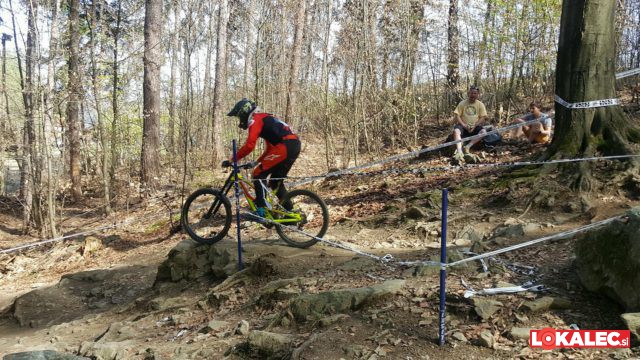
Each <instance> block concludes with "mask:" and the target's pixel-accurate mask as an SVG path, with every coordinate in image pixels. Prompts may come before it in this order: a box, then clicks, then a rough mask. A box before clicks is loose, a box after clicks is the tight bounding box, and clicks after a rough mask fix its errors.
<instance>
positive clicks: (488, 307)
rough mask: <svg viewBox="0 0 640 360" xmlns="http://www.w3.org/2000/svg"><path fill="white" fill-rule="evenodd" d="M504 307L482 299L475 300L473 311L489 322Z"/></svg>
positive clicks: (498, 303) (496, 302)
mask: <svg viewBox="0 0 640 360" xmlns="http://www.w3.org/2000/svg"><path fill="white" fill-rule="evenodd" d="M502 306H503V305H502V303H501V302H499V301H496V300H491V299H485V298H481V297H476V298H473V309H474V310H475V311H476V314H478V316H480V317H481V318H482V320H485V321H486V320H489V318H490V317H491V316H493V314H495V313H496V312H497V311H498V310H500V308H501V307H502Z"/></svg>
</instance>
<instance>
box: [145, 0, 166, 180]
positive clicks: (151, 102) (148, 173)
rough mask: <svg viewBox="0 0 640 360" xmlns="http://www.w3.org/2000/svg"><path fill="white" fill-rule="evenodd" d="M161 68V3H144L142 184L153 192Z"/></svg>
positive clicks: (149, 0) (157, 162)
mask: <svg viewBox="0 0 640 360" xmlns="http://www.w3.org/2000/svg"><path fill="white" fill-rule="evenodd" d="M161 65H162V1H160V0H146V1H145V18H144V83H143V87H142V91H143V114H142V116H143V121H144V124H143V130H142V179H141V180H142V183H143V185H144V186H145V187H146V188H147V189H149V190H154V189H155V188H156V187H157V185H158V180H159V179H158V178H159V176H160V154H159V150H160V66H161Z"/></svg>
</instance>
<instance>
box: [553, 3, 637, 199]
mask: <svg viewBox="0 0 640 360" xmlns="http://www.w3.org/2000/svg"><path fill="white" fill-rule="evenodd" d="M614 14H615V2H614V1H609V0H565V1H564V3H563V8H562V18H561V25H560V26H561V28H560V41H559V44H558V60H557V69H556V94H557V95H558V96H559V97H561V98H562V99H564V100H566V101H567V102H569V103H577V102H583V101H593V100H604V99H612V98H616V91H615V86H614V83H615V63H616V61H615V56H616V51H615V32H614ZM638 140H640V132H639V131H638V130H637V129H636V128H634V127H632V126H631V125H630V123H629V121H628V119H627V118H626V116H625V114H624V113H623V111H622V108H621V107H620V106H618V105H615V106H606V107H597V108H588V109H567V108H566V107H564V106H562V105H560V104H558V103H556V128H555V134H554V138H553V142H552V144H551V146H550V147H549V149H548V151H547V156H548V157H553V158H569V157H580V156H592V155H594V154H596V153H602V154H604V155H619V154H629V153H631V152H632V151H631V149H630V147H629V142H637V141H638ZM579 170H580V171H578V172H577V178H576V181H577V182H576V183H575V185H577V186H578V187H579V188H580V189H582V190H588V189H589V188H590V168H589V165H588V164H586V163H581V165H580V166H579ZM569 172H573V173H574V174H575V173H576V172H575V168H572V169H569Z"/></svg>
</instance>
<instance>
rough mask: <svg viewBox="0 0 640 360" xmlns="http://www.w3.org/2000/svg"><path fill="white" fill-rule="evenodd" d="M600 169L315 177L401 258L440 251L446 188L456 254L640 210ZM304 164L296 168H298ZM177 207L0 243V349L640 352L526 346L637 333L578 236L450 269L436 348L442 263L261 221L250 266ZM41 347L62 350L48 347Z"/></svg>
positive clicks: (360, 229) (8, 215) (248, 353)
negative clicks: (305, 245)
mask: <svg viewBox="0 0 640 360" xmlns="http://www.w3.org/2000/svg"><path fill="white" fill-rule="evenodd" d="M541 150H542V149H541V148H539V147H530V146H527V145H517V144H510V145H504V146H501V147H498V148H496V149H492V150H491V151H487V152H486V154H485V160H484V161H485V162H487V163H491V162H498V161H510V160H515V159H526V158H530V157H532V156H535V154H536V153H538V152H539V151H541ZM307 151H308V150H307ZM401 164H402V168H403V169H404V170H407V169H425V168H427V167H432V166H441V165H446V164H447V160H446V159H444V158H440V157H432V158H427V159H421V160H414V161H409V162H404V163H401ZM397 165H398V164H393V166H397ZM599 166H600V167H599V168H598V173H599V174H600V175H599V177H600V187H599V188H598V189H596V190H595V191H594V192H593V193H591V194H585V195H576V194H575V193H573V192H571V191H569V190H568V188H567V187H566V185H564V184H563V181H562V179H557V178H556V177H555V175H554V174H553V173H550V174H549V175H548V176H547V177H545V178H542V179H540V178H538V179H537V180H535V181H532V180H531V179H530V178H510V177H509V175H508V170H505V169H495V168H477V169H470V170H469V169H468V170H464V171H442V170H440V171H418V170H416V171H413V172H409V171H407V172H403V173H391V172H386V173H383V174H371V175H369V176H354V175H350V176H344V177H341V178H338V179H333V180H327V181H324V182H320V183H315V184H313V185H310V186H309V188H311V189H313V190H315V191H317V192H318V193H319V194H320V195H321V196H322V197H323V198H324V199H326V202H327V204H328V206H329V208H330V213H331V221H332V224H331V227H330V229H329V232H328V235H327V238H328V239H331V240H337V241H341V242H343V243H346V244H349V245H351V246H355V247H357V248H358V249H361V250H363V251H366V252H370V253H373V254H376V255H378V256H381V255H385V254H391V255H393V257H394V258H395V259H396V260H430V259H431V260H437V259H438V256H439V250H438V247H439V246H440V243H439V237H440V208H439V206H440V190H439V189H441V188H443V187H447V188H449V189H450V199H449V200H450V203H449V212H448V214H449V222H448V227H449V228H448V233H447V235H448V239H449V244H450V247H449V261H453V260H457V259H461V258H463V257H466V256H468V254H466V253H465V252H466V251H471V252H476V253H482V252H486V251H489V250H494V249H498V248H502V247H505V246H508V245H512V244H515V243H520V242H523V241H526V240H529V239H534V238H538V237H541V236H543V235H546V234H554V233H557V232H560V231H563V230H567V229H572V228H575V227H578V226H581V225H585V224H589V223H591V222H594V221H598V220H602V219H605V218H608V217H611V216H615V215H619V214H622V213H624V212H625V211H627V210H628V209H629V208H631V207H634V206H637V205H638V204H639V202H638V192H636V191H635V190H634V189H635V186H637V182H636V179H635V178H633V177H631V178H629V177H620V178H616V177H613V176H610V171H611V167H610V166H605V164H602V165H599ZM308 168H309V167H305V169H308ZM318 172H319V171H318ZM315 173H317V172H315ZM302 174H303V170H300V169H298V173H297V174H296V175H302ZM505 174H507V175H505ZM7 201H8V200H7ZM167 204H173V205H169V206H167ZM167 207H169V208H171V207H173V208H174V212H175V209H177V207H178V205H177V203H175V202H173V203H171V199H166V200H164V201H155V202H154V201H151V202H149V203H141V204H139V205H136V206H135V207H133V208H132V209H131V210H130V212H129V213H127V214H126V215H124V212H123V213H122V214H120V215H119V219H118V220H122V218H124V217H126V219H131V220H130V221H128V222H127V226H126V227H119V228H116V229H110V230H108V231H106V232H101V233H98V234H95V235H92V236H87V237H83V238H79V239H74V240H71V241H65V242H57V243H55V244H54V245H49V246H46V247H41V248H37V249H32V250H28V251H23V252H20V253H12V254H10V255H1V256H0V308H2V309H3V310H2V314H3V316H2V318H1V319H0V355H7V354H15V353H19V352H24V351H45V350H51V351H55V352H57V354H62V353H64V354H67V355H68V357H67V358H69V359H72V358H82V357H85V358H96V359H217V358H224V357H226V358H228V359H249V358H255V359H262V358H273V359H280V358H294V359H340V358H344V359H385V358H388V359H435V358H444V359H510V358H523V359H537V358H552V359H564V358H566V359H591V358H592V359H601V358H616V359H625V358H632V357H638V356H640V351H639V350H638V348H637V347H636V348H633V349H624V350H554V351H542V350H537V349H531V348H529V346H528V345H527V337H528V330H529V329H540V328H545V327H554V328H569V326H570V325H572V324H574V325H575V326H578V327H579V328H581V329H624V328H626V325H625V323H624V322H623V320H622V319H621V318H620V314H622V313H623V312H624V310H623V309H622V308H621V307H620V306H619V305H617V303H615V302H613V301H612V300H609V298H607V297H604V296H601V295H598V294H596V293H591V292H588V291H587V290H585V289H584V288H583V287H582V286H581V284H580V282H579V280H578V276H577V274H576V271H575V263H574V257H575V256H574V251H573V250H574V245H575V243H576V240H575V239H567V240H559V241H553V242H548V243H543V244H540V245H536V246H532V247H529V248H525V249H522V250H519V251H515V252H512V253H507V254H504V255H500V256H497V257H496V258H494V259H489V260H487V261H485V263H484V265H485V266H486V267H485V266H483V264H481V263H480V262H473V263H467V264H465V265H463V266H460V267H458V268H453V269H451V270H450V271H449V274H448V278H447V284H448V287H447V314H448V315H447V320H446V326H447V327H446V328H447V344H446V345H445V346H442V347H440V346H438V345H437V331H438V330H437V328H438V303H439V300H438V288H439V279H438V272H439V269H438V268H437V267H430V266H414V267H406V266H398V265H395V264H393V263H391V264H383V263H380V262H377V261H375V260H373V259H370V258H367V257H362V256H354V254H353V253H350V252H348V251H344V250H340V249H335V248H331V247H328V246H325V245H323V244H317V245H315V246H313V247H311V248H309V249H304V250H301V249H295V248H290V247H287V246H285V245H284V243H283V242H282V241H280V240H279V239H278V237H277V234H276V233H275V232H272V231H270V230H267V229H263V228H261V227H260V226H259V225H252V226H250V227H249V228H247V229H244V230H243V241H244V251H243V257H244V260H245V265H246V269H245V270H243V271H240V272H238V271H237V267H236V262H237V257H236V242H235V240H234V239H232V238H227V239H224V240H223V241H221V242H220V243H218V244H216V245H215V246H213V247H208V246H196V244H195V243H194V242H192V241H191V240H189V239H188V238H187V237H186V235H184V234H182V233H172V231H171V230H172V228H173V227H172V224H171V222H170V221H169V220H167V218H168V216H170V215H168V214H167V211H166V210H167ZM77 211H81V209H77ZM13 212H14V211H13V210H12V207H11V206H6V207H5V208H4V209H2V212H1V214H0V216H1V217H2V223H3V224H4V225H3V226H2V228H0V231H2V232H0V247H2V248H8V247H11V246H14V245H16V244H18V243H23V242H25V241H26V240H25V238H24V237H22V236H20V235H18V233H17V231H16V230H15V229H17V228H18V226H19V220H18V219H16V218H15V217H14V214H13ZM73 221H74V222H75V223H74V224H71V225H72V226H70V228H71V227H76V228H81V229H89V228H95V227H98V226H102V225H105V224H109V223H111V221H113V219H100V218H99V217H96V216H95V215H87V216H85V217H81V218H77V219H75V220H73ZM231 233H234V231H232V232H231ZM527 282H532V283H534V284H539V285H544V287H545V290H544V291H541V292H530V291H529V292H519V293H515V294H501V295H493V296H484V295H475V296H472V297H470V298H465V297H464V293H465V291H467V290H469V289H474V290H481V289H485V288H492V287H504V286H513V285H522V284H525V283H527ZM634 345H637V343H634ZM40 354H41V355H42V356H41V357H40V358H47V356H49V358H54V357H53V355H52V354H53V353H52V352H50V353H46V352H42V353H40ZM47 354H48V355H47ZM5 358H6V359H12V358H13V359H16V358H18V357H11V356H6V357H5ZM32 358H36V357H32Z"/></svg>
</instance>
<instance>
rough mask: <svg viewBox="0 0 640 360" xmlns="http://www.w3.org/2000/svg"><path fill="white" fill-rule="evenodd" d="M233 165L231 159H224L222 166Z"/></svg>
mask: <svg viewBox="0 0 640 360" xmlns="http://www.w3.org/2000/svg"><path fill="white" fill-rule="evenodd" d="M231 165H233V164H231V161H229V160H224V161H223V162H222V167H223V168H228V167H231Z"/></svg>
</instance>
